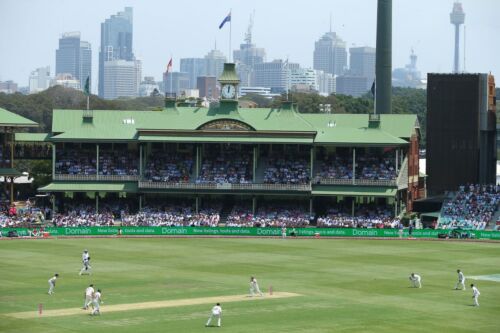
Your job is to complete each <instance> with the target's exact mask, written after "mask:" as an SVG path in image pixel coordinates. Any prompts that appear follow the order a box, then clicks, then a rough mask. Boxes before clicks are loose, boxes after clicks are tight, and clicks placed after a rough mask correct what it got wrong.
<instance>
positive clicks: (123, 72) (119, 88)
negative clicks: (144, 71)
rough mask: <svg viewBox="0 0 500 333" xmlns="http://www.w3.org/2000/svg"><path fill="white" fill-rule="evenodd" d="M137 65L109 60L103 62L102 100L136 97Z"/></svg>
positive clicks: (130, 62) (133, 62)
mask: <svg viewBox="0 0 500 333" xmlns="http://www.w3.org/2000/svg"><path fill="white" fill-rule="evenodd" d="M137 77H138V74H137V65H136V62H135V61H127V60H119V59H118V60H111V61H105V62H104V82H103V83H104V85H103V90H104V96H103V98H104V99H115V98H119V97H136V96H137V95H138V86H137Z"/></svg>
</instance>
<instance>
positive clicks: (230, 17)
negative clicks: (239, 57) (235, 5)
mask: <svg viewBox="0 0 500 333" xmlns="http://www.w3.org/2000/svg"><path fill="white" fill-rule="evenodd" d="M232 27H233V9H232V8H231V9H230V10H229V62H231V30H232Z"/></svg>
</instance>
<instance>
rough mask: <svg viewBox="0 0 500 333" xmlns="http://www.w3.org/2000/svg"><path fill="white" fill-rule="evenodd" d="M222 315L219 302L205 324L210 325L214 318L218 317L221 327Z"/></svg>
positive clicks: (218, 323)
mask: <svg viewBox="0 0 500 333" xmlns="http://www.w3.org/2000/svg"><path fill="white" fill-rule="evenodd" d="M221 315H222V308H221V307H220V303H217V304H216V305H215V306H214V307H213V308H212V313H211V314H210V317H209V318H208V321H207V323H206V325H205V326H208V325H210V322H211V321H212V318H214V317H215V318H217V327H220V321H221Z"/></svg>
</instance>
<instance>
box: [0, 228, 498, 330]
mask: <svg viewBox="0 0 500 333" xmlns="http://www.w3.org/2000/svg"><path fill="white" fill-rule="evenodd" d="M84 248H88V249H89V251H90V254H91V259H92V260H91V261H92V266H93V268H94V274H93V275H92V276H79V275H78V271H79V270H80V266H81V252H82V250H83V249H84ZM457 268H461V269H462V270H463V271H464V273H465V275H466V276H472V275H473V276H478V275H490V274H500V243H481V242H446V241H440V242H437V241H399V240H393V241H387V240H344V239H342V240H339V239H328V240H327V239H321V240H316V239H307V240H305V239H286V240H281V239H269V238H266V239H250V238H249V239H244V238H243V239H241V238H240V239H234V238H233V239H219V238H213V239H207V238H150V239H148V238H135V239H134V238H121V239H118V238H106V239H82V238H80V239H51V240H13V241H0V332H2V333H3V332H22V333H26V332H37V333H41V332H120V333H127V332H133V333H142V332H212V331H221V332H223V331H224V332H260V333H265V332H384V333H385V332H454V333H456V332H482V333H484V332H500V282H493V281H476V283H477V285H478V287H479V290H480V291H481V296H480V298H479V301H480V304H481V306H480V307H479V308H475V307H472V306H471V304H472V296H471V291H470V288H469V284H470V283H471V282H472V281H471V280H467V287H468V290H467V291H465V292H464V291H455V290H453V288H454V285H455V282H456V277H457V274H456V269H457ZM412 271H414V272H416V273H419V274H421V275H422V283H423V288H422V289H414V288H409V281H408V276H409V274H410V273H411V272H412ZM54 272H58V273H59V274H60V279H59V280H58V282H57V286H56V289H55V294H54V295H53V296H49V295H47V290H48V283H47V280H48V279H49V278H50V277H51V275H52V274H53V273H54ZM251 275H255V276H256V277H257V279H258V280H259V284H260V287H261V289H263V290H266V291H267V290H268V287H269V286H270V285H272V286H273V289H274V290H275V291H282V292H292V293H298V294H301V295H302V296H297V297H291V298H280V299H278V298H275V299H273V298H272V296H270V297H267V296H266V297H265V299H258V300H257V299H255V300H251V301H236V302H230V303H223V304H222V308H223V311H224V313H223V321H222V328H220V329H218V328H205V327H204V324H205V321H206V320H207V317H208V315H209V312H210V309H211V307H212V305H213V304H201V305H185V306H178V307H166V308H157V309H143V310H130V311H117V312H108V313H106V306H111V305H117V304H127V303H139V302H149V301H165V300H176V299H189V298H200V297H214V296H230V295H241V294H245V293H247V292H248V282H249V281H248V280H249V277H250V276H251ZM89 283H94V284H95V285H96V287H99V288H102V289H103V299H104V301H105V304H104V305H103V307H102V315H101V316H100V317H91V316H89V315H88V314H87V312H85V311H83V310H81V312H80V313H78V314H75V315H68V316H59V317H47V316H46V317H44V316H43V315H42V316H41V317H39V318H33V319H16V318H13V317H12V316H10V315H8V314H9V313H15V312H23V311H33V312H35V311H37V307H38V304H39V303H43V307H44V310H50V309H69V308H76V307H81V306H82V303H83V293H84V289H85V287H86V286H87V285H88V284H89Z"/></svg>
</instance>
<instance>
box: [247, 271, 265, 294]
mask: <svg viewBox="0 0 500 333" xmlns="http://www.w3.org/2000/svg"><path fill="white" fill-rule="evenodd" d="M255 294H259V296H264V295H263V294H262V292H261V291H260V288H259V284H258V283H257V279H256V278H254V277H253V276H252V277H250V296H252V297H253V296H255Z"/></svg>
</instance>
